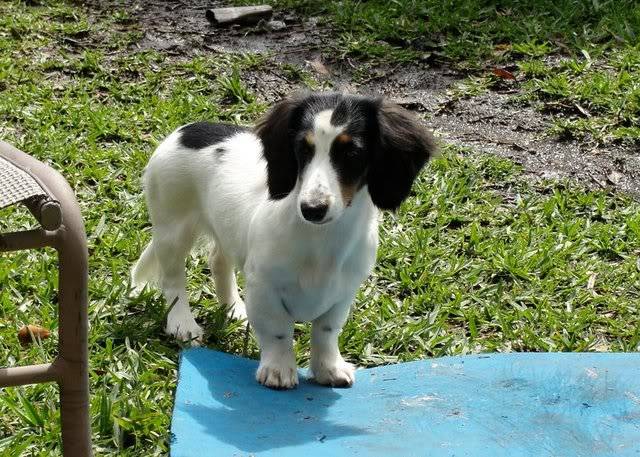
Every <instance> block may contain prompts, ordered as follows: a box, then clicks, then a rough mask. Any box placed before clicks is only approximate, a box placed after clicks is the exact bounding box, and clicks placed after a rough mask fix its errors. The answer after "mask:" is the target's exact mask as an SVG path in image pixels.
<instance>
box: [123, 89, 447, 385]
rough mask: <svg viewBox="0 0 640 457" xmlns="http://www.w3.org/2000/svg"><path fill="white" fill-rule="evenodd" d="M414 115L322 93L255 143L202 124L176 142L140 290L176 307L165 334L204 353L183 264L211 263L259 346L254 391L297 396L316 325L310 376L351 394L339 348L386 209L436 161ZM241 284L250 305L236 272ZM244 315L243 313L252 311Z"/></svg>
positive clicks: (303, 99) (266, 125)
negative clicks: (302, 347)
mask: <svg viewBox="0 0 640 457" xmlns="http://www.w3.org/2000/svg"><path fill="white" fill-rule="evenodd" d="M434 151H435V145H434V141H433V139H432V137H431V135H430V134H429V133H428V132H427V131H426V130H425V128H423V127H422V126H421V125H420V124H419V123H418V122H417V120H416V119H414V117H413V116H412V115H410V114H409V113H408V112H407V111H405V110H403V109H402V108H400V107H398V106H396V105H394V104H391V103H389V102H387V101H384V100H382V99H373V98H366V97H358V96H351V95H342V94H337V93H312V94H307V95H301V96H297V97H292V98H289V99H285V100H283V101H281V102H279V103H277V104H276V105H275V106H274V107H273V108H272V109H271V111H270V112H269V113H268V114H267V115H266V116H265V117H264V118H263V119H262V120H261V121H260V122H258V124H257V126H256V127H255V129H253V130H250V129H247V128H243V127H237V126H231V125H223V124H211V123H205V122H198V123H195V124H189V125H186V126H183V127H181V128H179V129H178V130H176V131H175V132H173V133H172V134H171V135H170V136H169V137H168V138H167V139H165V140H164V141H163V142H162V144H160V146H159V147H158V149H157V150H156V151H155V153H154V154H153V156H152V157H151V159H150V161H149V164H148V166H147V168H146V171H145V174H144V188H145V194H146V198H147V203H148V207H149V213H150V216H151V222H152V224H153V238H152V240H151V242H150V243H149V245H148V246H147V247H146V249H145V250H144V252H143V253H142V255H141V257H140V259H139V260H138V262H137V264H136V265H135V267H134V269H133V283H134V285H136V286H141V285H143V284H145V283H147V282H148V281H150V280H153V279H154V278H155V279H158V280H159V282H160V286H161V287H162V289H163V292H164V295H165V298H166V300H167V303H169V304H171V303H174V306H173V307H172V309H171V311H170V312H169V315H168V318H167V326H166V332H167V333H169V334H171V335H174V336H175V337H177V338H179V339H182V340H190V339H191V340H198V339H200V338H201V336H202V329H201V328H200V327H199V326H198V324H197V323H196V321H195V320H194V318H193V315H192V314H191V310H190V309H189V300H188V298H187V292H186V289H185V258H186V256H187V255H188V253H189V251H190V250H191V247H192V245H193V243H194V240H195V239H196V238H197V237H200V236H202V235H205V236H207V237H209V238H210V239H211V240H212V242H213V243H212V249H211V254H210V257H209V262H210V266H211V271H212V272H213V276H214V280H215V285H216V293H217V295H218V299H219V301H220V303H223V304H226V305H229V306H230V310H231V312H232V313H233V314H234V315H235V316H236V317H238V318H244V317H248V320H249V322H250V324H251V326H252V327H253V330H254V332H255V335H256V337H257V339H258V343H259V344H260V351H261V354H260V366H259V368H258V371H257V374H256V379H257V380H258V381H259V382H260V383H262V384H264V385H265V386H268V387H272V388H292V387H295V386H296V385H297V384H298V374H297V369H296V361H295V355H294V351H293V324H294V322H296V321H311V322H312V323H313V325H312V337H311V371H312V373H313V376H314V379H315V380H316V382H318V383H320V384H326V385H331V386H350V385H352V384H353V382H354V368H353V366H352V365H351V364H349V363H347V362H345V360H344V359H343V358H342V356H341V355H340V351H339V349H338V335H339V333H340V331H341V329H342V326H343V325H344V323H345V321H346V319H347V316H348V314H349V309H350V307H351V303H352V302H353V299H354V297H355V294H356V292H357V290H358V288H359V287H360V285H361V284H362V282H363V281H364V280H365V279H366V278H367V276H368V275H369V274H370V272H371V270H372V268H373V265H374V262H375V258H376V248H377V244H378V209H391V210H393V209H396V208H397V207H398V206H399V205H400V203H401V202H402V201H403V200H404V199H405V198H406V197H407V196H408V194H409V192H410V189H411V185H412V183H413V181H414V179H415V178H416V176H417V175H418V172H419V171H420V169H421V168H422V166H423V165H424V164H425V163H426V161H427V160H428V159H429V157H430V156H431V155H432V154H433V153H434ZM236 269H240V270H242V271H243V272H244V275H245V280H246V288H245V294H244V295H245V301H244V302H243V300H242V299H241V298H240V295H239V294H238V288H237V284H236V278H235V270H236ZM245 302H246V308H245Z"/></svg>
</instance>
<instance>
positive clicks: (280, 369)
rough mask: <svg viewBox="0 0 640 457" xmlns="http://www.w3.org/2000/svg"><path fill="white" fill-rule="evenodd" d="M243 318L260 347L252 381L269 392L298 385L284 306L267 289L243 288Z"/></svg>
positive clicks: (279, 299) (291, 339)
mask: <svg viewBox="0 0 640 457" xmlns="http://www.w3.org/2000/svg"><path fill="white" fill-rule="evenodd" d="M246 305H247V314H248V318H249V322H250V324H251V326H252V327H253V331H254V333H255V335H256V338H257V339H258V344H259V345H260V365H259V367H258V371H257V372H256V380H257V381H258V382H259V383H261V384H264V385H265V386H267V387H271V388H272V389H291V388H293V387H295V386H297V385H298V370H297V367H296V357H295V353H294V351H293V324H294V320H293V318H292V317H291V315H290V314H289V311H288V310H287V305H286V303H284V302H283V301H282V298H281V297H278V296H277V294H276V293H274V291H272V290H268V288H260V287H259V288H256V287H252V285H251V284H249V283H248V284H247V299H246Z"/></svg>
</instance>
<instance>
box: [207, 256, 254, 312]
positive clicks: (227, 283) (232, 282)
mask: <svg viewBox="0 0 640 457" xmlns="http://www.w3.org/2000/svg"><path fill="white" fill-rule="evenodd" d="M209 268H211V273H212V274H213V280H214V282H215V284H216V294H217V296H218V301H219V302H220V304H222V305H226V306H228V307H229V313H228V314H229V317H233V318H235V319H238V320H242V319H246V318H247V309H246V307H245V305H244V302H243V301H242V298H240V294H239V293H238V283H237V282H236V274H235V271H234V266H233V263H232V262H231V260H230V259H229V258H228V257H227V256H226V255H225V254H224V252H222V249H220V247H219V246H217V245H216V244H214V245H213V246H212V247H211V252H210V254H209Z"/></svg>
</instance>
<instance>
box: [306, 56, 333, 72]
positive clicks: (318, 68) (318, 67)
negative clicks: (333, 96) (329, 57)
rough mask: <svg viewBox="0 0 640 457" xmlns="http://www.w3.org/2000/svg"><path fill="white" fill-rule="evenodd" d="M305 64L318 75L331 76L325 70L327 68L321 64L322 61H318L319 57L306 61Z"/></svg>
mask: <svg viewBox="0 0 640 457" xmlns="http://www.w3.org/2000/svg"><path fill="white" fill-rule="evenodd" d="M307 63H308V64H309V66H310V67H311V68H312V69H313V71H315V72H316V73H318V74H321V75H324V76H329V75H330V74H331V73H330V72H329V70H327V67H325V66H324V64H323V63H322V60H320V57H318V58H316V59H313V60H308V61H307Z"/></svg>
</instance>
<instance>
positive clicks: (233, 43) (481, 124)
mask: <svg viewBox="0 0 640 457" xmlns="http://www.w3.org/2000/svg"><path fill="white" fill-rule="evenodd" d="M257 3H259V2H257ZM220 6H225V5H223V4H222V2H217V1H206V0H189V1H186V0H166V1H161V0H125V1H124V2H123V1H121V0H109V1H100V2H99V1H98V0H92V2H89V3H88V8H89V13H90V15H93V16H94V17H95V16H97V15H100V14H105V13H107V12H110V11H112V10H113V9H114V8H123V7H124V8H125V9H126V10H127V11H128V12H129V14H130V15H131V17H132V21H130V22H129V23H128V24H123V25H121V26H122V27H123V28H127V27H130V28H135V29H136V30H139V31H142V32H143V33H144V35H143V37H142V39H141V40H140V41H139V42H138V43H137V44H136V45H134V47H133V48H132V51H133V50H135V49H154V50H158V51H162V52H164V53H167V54H169V55H171V56H175V58H177V59H180V58H185V57H192V56H195V55H207V54H220V53H237V52H255V53H266V54H267V55H268V56H269V59H271V61H273V62H279V63H290V64H294V65H298V66H304V67H306V68H307V69H308V70H309V71H311V72H313V73H315V76H316V77H317V78H318V79H319V80H321V81H323V82H324V84H325V85H326V86H327V87H332V88H334V89H335V90H342V91H348V92H356V93H363V94H377V95H384V96H387V97H390V98H392V99H394V100H396V101H397V102H399V103H400V104H401V105H403V106H404V107H405V108H407V109H410V110H413V111H415V112H417V113H418V114H419V115H421V116H422V117H423V118H424V119H425V121H426V122H427V123H428V125H429V126H430V127H431V128H432V129H433V130H434V131H435V133H436V135H437V136H439V137H440V138H441V139H442V140H444V141H445V142H448V143H454V144H457V145H460V146H465V147H468V148H471V149H472V150H473V151H475V152H476V153H492V154H496V155H498V156H502V157H508V158H509V159H512V160H513V161H515V162H516V163H519V164H521V165H522V166H523V169H524V171H525V173H526V174H527V175H529V176H530V177H532V178H535V179H547V178H553V179H555V178H561V179H562V178H569V179H572V180H577V181H579V182H581V183H582V184H584V185H586V186H587V187H589V188H603V189H612V190H619V191H622V192H625V193H628V194H630V195H632V196H634V197H635V198H640V151H639V150H638V147H637V146H630V145H622V144H608V145H606V146H603V145H598V144H596V143H594V142H588V141H576V140H567V141H562V140H559V139H558V138H556V137H554V136H551V135H550V134H549V133H548V130H549V127H550V126H551V124H552V120H553V117H552V115H551V114H545V113H543V112H540V111H538V110H536V109H534V108H533V107H531V106H526V105H524V104H522V103H517V102H516V101H515V100H516V99H517V96H518V94H519V93H520V91H519V88H518V84H517V83H510V84H507V83H506V82H505V84H504V85H501V87H500V88H499V89H497V90H496V89H493V90H491V91H490V92H488V93H485V94H482V95H478V96H474V97H467V98H459V97H458V96H456V95H454V94H453V93H452V91H451V88H452V87H454V85H455V84H456V83H458V82H459V81H460V80H461V79H463V78H465V77H466V76H468V75H467V74H465V73H461V72H458V71H456V70H454V69H451V68H447V66H443V65H439V66H434V65H433V64H431V63H427V62H418V63H415V64H411V65H404V66H394V67H385V68H375V69H372V70H371V73H370V76H369V77H365V78H362V74H361V72H359V73H360V75H358V76H356V74H357V73H358V72H356V70H357V69H359V66H361V65H362V64H361V63H359V62H357V61H352V60H350V59H340V58H337V57H335V56H331V52H330V49H331V47H330V44H331V40H332V36H333V34H332V30H331V29H328V28H327V27H326V26H320V25H319V24H318V18H306V19H305V18H302V17H300V16H298V15H296V14H295V13H292V12H288V11H277V10H276V11H274V17H273V19H274V20H279V21H284V22H285V24H286V28H285V29H284V30H282V31H277V32H270V31H267V30H266V28H265V27H264V26H260V25H259V26H256V27H240V26H233V27H227V28H216V27H214V26H212V25H211V24H210V23H209V22H208V20H207V19H206V17H205V11H206V9H208V8H213V7H220ZM242 79H243V81H244V83H245V84H246V85H247V86H248V87H249V88H250V89H251V90H252V91H253V92H254V93H255V94H256V95H257V96H258V97H259V98H260V99H261V100H263V101H265V102H273V101H276V100H278V99H280V98H282V97H284V96H286V95H288V94H291V93H292V92H295V91H296V90H299V89H300V88H301V83H300V82H299V81H292V80H290V79H289V78H288V77H287V76H286V75H285V74H284V72H283V71H282V70H281V68H280V67H279V66H278V65H273V66H272V68H270V66H269V65H265V66H263V67H261V68H259V69H257V70H253V71H250V72H247V73H245V74H243V75H242Z"/></svg>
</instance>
